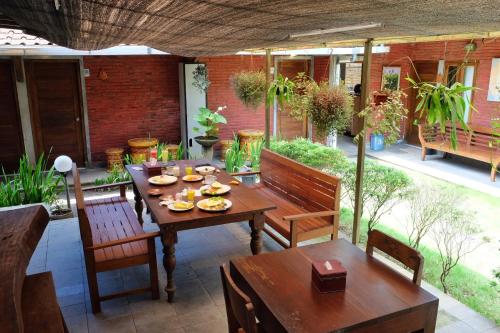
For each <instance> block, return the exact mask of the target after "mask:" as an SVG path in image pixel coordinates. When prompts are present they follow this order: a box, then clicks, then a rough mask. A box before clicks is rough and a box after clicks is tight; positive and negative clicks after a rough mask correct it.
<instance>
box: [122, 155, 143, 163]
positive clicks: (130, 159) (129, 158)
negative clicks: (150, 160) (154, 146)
mask: <svg viewBox="0 0 500 333" xmlns="http://www.w3.org/2000/svg"><path fill="white" fill-rule="evenodd" d="M123 162H124V163H125V165H129V164H142V162H143V159H142V158H133V157H132V155H130V154H125V156H124V157H123Z"/></svg>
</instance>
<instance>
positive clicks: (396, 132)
mask: <svg viewBox="0 0 500 333" xmlns="http://www.w3.org/2000/svg"><path fill="white" fill-rule="evenodd" d="M386 93H387V95H386V96H387V98H386V99H385V101H383V102H380V103H375V101H374V100H373V96H372V100H371V102H370V104H369V105H368V106H367V107H366V108H365V109H364V110H363V111H361V112H360V115H361V116H363V117H367V119H366V128H370V129H371V130H372V132H371V134H370V149H371V150H373V151H379V150H383V149H384V146H385V145H392V144H394V143H396V142H397V141H398V140H399V138H400V136H401V120H402V119H405V118H406V115H407V114H408V109H407V108H406V107H405V105H404V103H403V101H402V99H403V98H406V94H405V93H404V92H402V91H400V90H394V91H389V92H386ZM358 135H365V130H363V131H361V132H360V133H359V134H358ZM356 137H358V136H356Z"/></svg>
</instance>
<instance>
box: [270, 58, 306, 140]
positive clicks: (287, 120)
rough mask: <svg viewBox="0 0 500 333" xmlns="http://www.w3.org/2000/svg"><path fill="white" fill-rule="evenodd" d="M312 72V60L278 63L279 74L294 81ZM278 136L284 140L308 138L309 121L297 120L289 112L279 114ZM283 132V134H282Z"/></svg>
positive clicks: (293, 60)
mask: <svg viewBox="0 0 500 333" xmlns="http://www.w3.org/2000/svg"><path fill="white" fill-rule="evenodd" d="M310 71H311V60H310V59H283V60H279V62H278V74H281V75H283V76H284V77H288V79H290V80H293V79H294V78H295V77H296V76H297V74H299V73H302V72H303V73H306V75H309V74H310ZM276 123H277V124H276V131H277V136H278V137H280V136H281V137H282V138H283V139H294V138H296V137H301V136H307V121H306V120H303V121H302V120H297V119H295V118H293V117H291V116H290V115H289V114H288V113H287V112H279V113H278V114H277V121H276ZM280 132H281V133H280Z"/></svg>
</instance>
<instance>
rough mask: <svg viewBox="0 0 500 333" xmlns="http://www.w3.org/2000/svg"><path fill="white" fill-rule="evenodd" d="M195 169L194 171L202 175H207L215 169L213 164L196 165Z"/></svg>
mask: <svg viewBox="0 0 500 333" xmlns="http://www.w3.org/2000/svg"><path fill="white" fill-rule="evenodd" d="M195 170H196V172H198V173H200V174H202V175H207V174H209V173H213V172H214V171H215V168H214V167H213V166H210V165H205V166H200V167H197V168H196V169H195Z"/></svg>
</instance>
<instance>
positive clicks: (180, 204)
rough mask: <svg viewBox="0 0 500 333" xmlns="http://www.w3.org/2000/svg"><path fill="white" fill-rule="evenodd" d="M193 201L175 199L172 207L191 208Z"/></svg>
mask: <svg viewBox="0 0 500 333" xmlns="http://www.w3.org/2000/svg"><path fill="white" fill-rule="evenodd" d="M193 206H194V205H193V203H192V202H186V201H176V202H174V208H175V209H191V208H193Z"/></svg>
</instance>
